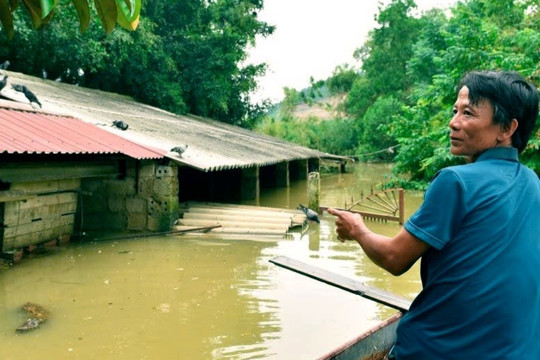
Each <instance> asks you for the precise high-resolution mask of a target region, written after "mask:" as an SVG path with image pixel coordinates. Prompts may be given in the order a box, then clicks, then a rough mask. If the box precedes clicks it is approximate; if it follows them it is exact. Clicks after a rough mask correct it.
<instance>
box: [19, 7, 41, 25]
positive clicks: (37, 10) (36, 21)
mask: <svg viewBox="0 0 540 360" xmlns="http://www.w3.org/2000/svg"><path fill="white" fill-rule="evenodd" d="M23 3H24V6H26V8H27V9H28V12H30V18H31V19H32V25H33V26H34V29H37V28H38V27H39V26H40V25H41V3H40V1H39V0H23Z"/></svg>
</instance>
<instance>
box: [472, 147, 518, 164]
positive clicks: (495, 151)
mask: <svg viewBox="0 0 540 360" xmlns="http://www.w3.org/2000/svg"><path fill="white" fill-rule="evenodd" d="M491 159H501V160H510V161H518V151H517V149H516V148H515V147H495V148H491V149H487V150H486V151H484V152H483V153H482V154H480V156H479V157H478V159H476V161H477V162H478V161H484V160H491Z"/></svg>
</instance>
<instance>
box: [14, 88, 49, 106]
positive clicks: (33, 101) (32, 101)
mask: <svg viewBox="0 0 540 360" xmlns="http://www.w3.org/2000/svg"><path fill="white" fill-rule="evenodd" d="M11 87H12V88H13V90H15V91H18V92H22V93H23V94H24V96H26V98H27V99H28V101H30V105H32V106H33V107H34V104H35V105H37V106H39V107H40V108H41V107H42V106H41V103H40V102H39V100H38V98H37V97H36V95H34V93H33V92H31V91H30V89H29V88H27V87H26V86H25V85H19V84H11Z"/></svg>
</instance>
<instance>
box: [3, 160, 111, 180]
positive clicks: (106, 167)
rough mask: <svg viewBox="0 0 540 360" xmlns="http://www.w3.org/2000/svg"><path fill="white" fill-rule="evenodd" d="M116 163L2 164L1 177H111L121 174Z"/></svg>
mask: <svg viewBox="0 0 540 360" xmlns="http://www.w3.org/2000/svg"><path fill="white" fill-rule="evenodd" d="M119 173H120V172H119V167H118V164H116V163H112V164H111V163H110V162H109V163H89V162H72V163H69V165H66V163H29V164H20V163H18V164H17V165H16V166H10V164H2V166H1V167H0V178H2V180H3V181H7V182H12V183H15V182H21V181H23V182H24V181H42V180H58V179H81V178H88V177H111V176H117V175H119Z"/></svg>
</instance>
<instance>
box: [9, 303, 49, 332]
mask: <svg viewBox="0 0 540 360" xmlns="http://www.w3.org/2000/svg"><path fill="white" fill-rule="evenodd" d="M22 309H23V310H24V311H26V312H27V313H28V314H29V315H30V316H31V317H30V318H28V319H26V321H25V322H24V324H22V325H21V326H19V327H18V328H17V329H16V330H17V331H18V332H27V331H30V330H34V329H37V328H38V327H39V326H40V325H41V323H42V322H44V321H45V320H47V319H48V318H49V311H48V310H47V309H45V308H44V307H43V306H41V305H38V304H35V303H32V302H27V303H26V304H24V305H23V306H22Z"/></svg>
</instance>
